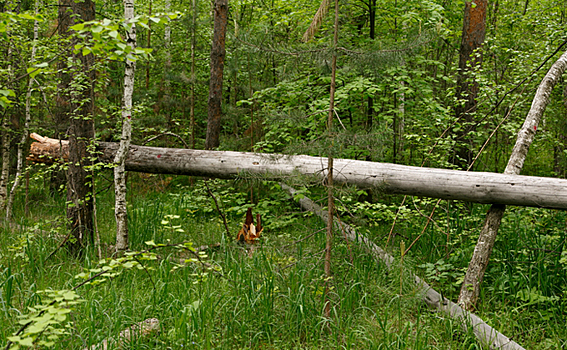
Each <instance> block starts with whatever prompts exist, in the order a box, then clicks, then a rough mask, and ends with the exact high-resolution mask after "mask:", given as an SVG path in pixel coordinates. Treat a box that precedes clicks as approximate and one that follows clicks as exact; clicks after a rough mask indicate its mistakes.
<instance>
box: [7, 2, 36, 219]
mask: <svg viewBox="0 0 567 350" xmlns="http://www.w3.org/2000/svg"><path fill="white" fill-rule="evenodd" d="M38 6H39V4H38V1H37V0H36V2H35V14H36V15H37V14H38V12H39V11H38ZM38 32H39V23H38V21H37V20H34V22H33V44H32V50H31V57H30V62H31V63H33V62H34V61H35V53H36V49H37V48H36V43H37V39H38ZM33 83H34V79H33V78H32V77H29V80H28V90H27V92H26V104H25V121H24V130H23V131H22V136H21V137H20V141H19V142H18V151H17V152H18V153H17V165H16V177H15V178H14V183H13V184H12V188H11V189H10V193H9V195H8V202H7V204H6V220H7V221H8V220H10V217H11V216H12V205H13V202H14V195H15V193H16V189H17V188H18V186H19V185H20V181H21V177H22V169H23V167H24V166H23V165H24V154H23V150H24V145H25V144H26V141H27V139H28V134H29V126H30V121H31V95H32V87H33Z"/></svg>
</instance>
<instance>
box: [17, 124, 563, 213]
mask: <svg viewBox="0 0 567 350" xmlns="http://www.w3.org/2000/svg"><path fill="white" fill-rule="evenodd" d="M32 138H34V139H35V140H41V142H34V143H32V145H31V148H30V155H29V157H28V160H31V161H35V162H44V163H47V162H53V158H62V159H63V160H64V161H65V160H67V159H68V143H67V142H66V141H60V140H55V139H50V138H44V137H41V136H39V135H37V134H32ZM60 142H61V145H62V147H61V149H60V146H59V145H60ZM117 149H118V144H117V143H111V142H100V143H98V144H97V151H98V152H101V154H100V155H98V157H99V161H101V162H105V163H112V162H113V161H114V158H115V156H116V150H117ZM327 161H328V160H327V158H323V157H310V156H302V155H299V156H288V155H282V154H259V153H247V152H229V151H204V150H193V149H179V148H160V147H145V146H136V145H130V150H129V151H128V156H127V158H126V163H125V165H126V170H127V171H139V172H145V173H156V174H176V175H190V176H206V177H216V178H224V179H230V178H238V177H243V176H256V177H258V176H262V177H266V178H271V179H278V178H280V179H281V178H289V177H292V176H293V177H299V176H304V177H305V176H307V177H308V178H310V179H312V180H314V181H322V180H324V179H325V178H326V177H327ZM333 169H335V171H334V176H333V179H334V182H335V183H348V184H352V185H356V186H359V187H362V188H375V189H377V190H379V191H382V192H383V193H388V194H407V195H413V196H421V197H433V198H442V199H452V200H463V201H468V202H476V203H485V204H492V203H496V204H505V205H518V206H531V207H543V208H552V209H567V180H565V179H555V178H547V177H536V176H521V175H506V174H495V173H487V172H470V171H469V172H467V171H459V170H446V169H434V168H421V167H412V166H406V165H398V164H388V163H375V162H365V161H360V160H352V159H334V165H333Z"/></svg>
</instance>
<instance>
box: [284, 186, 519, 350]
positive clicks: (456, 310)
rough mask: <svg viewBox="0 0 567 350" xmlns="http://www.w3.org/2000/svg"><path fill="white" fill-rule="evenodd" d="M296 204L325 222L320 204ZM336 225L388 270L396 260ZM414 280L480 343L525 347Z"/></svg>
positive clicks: (507, 349)
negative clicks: (469, 330) (470, 331)
mask: <svg viewBox="0 0 567 350" xmlns="http://www.w3.org/2000/svg"><path fill="white" fill-rule="evenodd" d="M280 185H281V186H282V188H283V189H284V190H286V191H287V192H288V193H290V194H291V195H292V196H293V195H295V193H296V190H295V189H294V188H292V187H290V186H287V185H285V184H282V183H280ZM299 204H300V206H301V208H303V210H307V211H311V212H313V213H314V214H315V215H317V216H319V217H320V218H321V219H323V221H325V222H326V221H327V217H328V214H327V212H326V211H324V210H322V209H321V207H320V206H319V205H317V204H316V203H315V202H313V201H312V200H311V199H309V198H307V197H303V198H301V199H299ZM335 228H336V229H337V230H342V231H344V232H345V235H346V237H347V238H348V239H349V240H351V241H353V242H357V243H361V244H362V245H363V247H364V248H365V249H367V250H368V251H369V252H370V253H371V254H372V255H374V257H375V258H378V259H380V260H381V261H382V262H384V264H386V266H387V267H388V269H390V268H391V267H392V264H393V263H394V262H395V259H394V257H393V256H391V255H390V254H388V253H387V252H386V251H384V250H383V249H382V248H380V247H379V246H377V245H376V244H374V243H373V242H372V241H371V240H369V239H368V238H366V237H365V236H363V235H360V234H359V233H357V232H356V231H355V230H354V229H353V228H352V227H350V226H349V225H347V224H345V223H338V222H336V223H335ZM414 279H415V283H416V284H417V285H418V286H420V287H421V289H422V290H423V301H424V302H425V303H426V304H427V305H428V306H430V307H432V308H435V309H437V310H439V311H440V312H442V313H443V314H445V315H447V316H449V317H451V318H453V319H455V320H457V321H458V322H459V323H460V324H461V326H462V327H463V329H464V330H468V329H469V328H472V331H473V333H474V335H475V336H476V338H477V339H478V340H479V341H480V343H482V344H483V345H489V346H490V348H491V349H499V350H525V349H524V348H523V347H522V346H520V345H519V344H517V343H516V342H515V341H513V340H511V339H509V338H508V337H506V336H505V335H503V334H502V333H500V332H498V331H497V330H496V329H494V328H492V327H491V326H489V325H488V324H486V322H484V321H483V320H482V319H481V318H480V317H478V316H477V315H475V314H473V313H471V312H468V311H466V310H463V309H462V308H461V307H460V306H459V305H457V304H455V303H453V302H452V301H451V300H448V299H446V298H444V297H443V296H442V295H441V294H440V293H439V292H437V291H436V290H435V289H433V288H431V287H430V286H429V285H428V284H427V283H426V282H425V281H423V280H422V279H421V278H419V277H417V276H414Z"/></svg>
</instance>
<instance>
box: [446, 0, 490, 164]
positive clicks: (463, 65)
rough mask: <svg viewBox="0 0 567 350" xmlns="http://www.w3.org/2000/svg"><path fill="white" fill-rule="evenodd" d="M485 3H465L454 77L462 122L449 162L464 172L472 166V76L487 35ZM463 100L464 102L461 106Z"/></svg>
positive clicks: (482, 0)
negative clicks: (456, 69)
mask: <svg viewBox="0 0 567 350" xmlns="http://www.w3.org/2000/svg"><path fill="white" fill-rule="evenodd" d="M487 2H488V1H487V0H476V1H465V13H464V19H463V34H462V38H461V48H460V51H459V70H458V74H457V90H456V93H455V95H456V98H457V105H456V107H455V117H456V118H457V119H460V121H461V125H462V127H461V130H460V131H459V132H457V135H456V136H457V146H456V149H455V155H454V157H453V159H452V160H451V162H452V163H453V164H455V165H458V166H459V167H460V168H461V169H467V168H468V167H469V166H470V164H471V162H472V155H473V154H472V141H471V140H470V139H469V135H470V133H471V132H472V131H474V127H473V125H472V123H473V116H474V113H475V112H476V97H477V95H478V90H479V86H478V82H476V81H475V80H474V78H472V77H471V73H472V72H473V71H474V69H475V68H477V67H479V66H480V65H481V63H482V55H481V54H480V52H476V51H477V50H478V49H480V48H481V46H482V44H483V43H484V36H485V33H486V8H487ZM463 100H464V102H462V101H463Z"/></svg>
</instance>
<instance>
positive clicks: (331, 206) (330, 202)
mask: <svg viewBox="0 0 567 350" xmlns="http://www.w3.org/2000/svg"><path fill="white" fill-rule="evenodd" d="M338 41H339V0H335V25H334V31H333V49H336V47H337V43H338ZM331 69H332V70H331V89H330V94H329V116H328V118H327V132H328V134H329V142H330V145H329V152H328V156H329V157H328V158H327V210H328V219H327V242H326V244H325V276H326V277H327V282H326V283H325V299H326V302H325V310H324V314H325V317H326V318H330V317H331V302H330V300H329V292H330V288H329V286H330V283H331V277H332V275H331V250H332V248H333V216H334V212H335V197H334V193H333V190H334V188H333V149H334V147H333V141H334V140H333V137H334V133H333V119H334V118H335V90H336V87H337V86H336V85H337V84H336V78H337V53H336V52H333V57H332V63H331Z"/></svg>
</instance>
